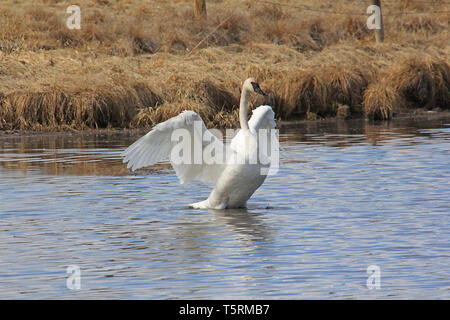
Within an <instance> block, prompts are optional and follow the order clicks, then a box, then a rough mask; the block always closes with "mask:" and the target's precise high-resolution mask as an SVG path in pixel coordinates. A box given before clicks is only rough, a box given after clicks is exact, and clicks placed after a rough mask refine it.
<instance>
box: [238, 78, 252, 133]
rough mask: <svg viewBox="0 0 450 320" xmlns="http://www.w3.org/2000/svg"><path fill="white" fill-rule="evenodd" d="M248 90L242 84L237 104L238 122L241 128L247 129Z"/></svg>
mask: <svg viewBox="0 0 450 320" xmlns="http://www.w3.org/2000/svg"><path fill="white" fill-rule="evenodd" d="M249 95H250V91H249V90H248V89H247V88H246V86H244V87H243V88H242V93H241V101H240V105H239V122H240V124H241V129H242V130H248V96H249Z"/></svg>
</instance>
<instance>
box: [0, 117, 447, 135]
mask: <svg viewBox="0 0 450 320" xmlns="http://www.w3.org/2000/svg"><path fill="white" fill-rule="evenodd" d="M416 111H417V110H416ZM444 119H449V120H450V111H448V110H443V111H425V112H423V113H410V114H409V113H402V114H399V115H397V116H394V117H393V118H391V119H390V120H371V119H366V118H364V117H359V118H352V119H341V118H337V117H333V118H331V117H330V118H323V119H316V120H305V119H300V120H277V121H276V123H277V129H280V130H283V129H292V128H295V127H298V126H301V125H311V124H334V123H352V122H364V123H370V124H383V123H396V122H404V121H420V120H426V121H430V120H444ZM151 129H152V127H142V128H99V129H93V128H87V129H81V130H76V129H68V130H50V129H49V130H41V131H36V130H0V139H1V138H11V137H35V136H39V137H42V136H71V135H73V136H98V135H103V136H113V135H129V136H134V135H140V134H145V133H147V132H148V131H150V130H151ZM218 129H220V130H222V129H223V130H225V129H226V128H218Z"/></svg>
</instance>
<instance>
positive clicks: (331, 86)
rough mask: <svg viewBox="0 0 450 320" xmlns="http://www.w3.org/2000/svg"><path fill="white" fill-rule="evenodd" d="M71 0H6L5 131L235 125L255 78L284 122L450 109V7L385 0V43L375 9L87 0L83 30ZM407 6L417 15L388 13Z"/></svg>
mask: <svg viewBox="0 0 450 320" xmlns="http://www.w3.org/2000/svg"><path fill="white" fill-rule="evenodd" d="M283 3H286V4H292V5H295V4H298V2H295V1H283ZM302 3H304V4H306V5H308V6H309V7H311V8H316V9H320V10H326V11H333V10H334V11H348V12H363V13H364V11H365V8H364V7H363V6H362V5H361V3H359V2H356V1H353V2H350V1H346V0H339V1H335V2H320V1H319V2H317V1H308V0H305V1H304V2H302ZM436 3H438V1H436ZM71 4H72V3H71V1H68V0H37V1H33V0H23V1H17V0H4V1H2V2H0V21H1V26H2V27H1V28H0V59H1V62H0V129H1V128H3V129H14V128H16V129H36V130H55V129H65V128H76V129H83V128H103V127H148V126H152V125H154V124H155V123H158V122H160V121H164V120H166V119H167V118H169V117H172V116H175V115H177V114H178V113H179V112H180V111H182V110H184V109H191V110H194V111H197V112H198V113H199V114H200V115H201V116H202V117H203V119H205V122H206V123H207V125H208V126H220V127H231V126H234V125H236V124H237V118H238V112H237V108H238V103H239V94H240V91H239V88H240V86H241V84H242V81H243V80H244V79H245V78H247V77H249V76H253V77H255V78H257V79H258V81H259V82H260V84H261V86H262V87H263V88H264V89H265V90H266V91H267V92H269V95H268V96H267V97H265V98H262V97H252V100H251V104H252V105H258V104H261V103H267V104H270V105H272V106H273V107H274V109H275V111H276V115H277V117H278V118H280V119H284V120H289V119H297V118H305V119H320V118H324V117H335V116H337V117H343V118H348V117H361V116H367V117H369V118H373V119H389V118H390V117H392V115H393V114H395V113H396V112H398V111H400V110H413V109H415V108H427V109H433V108H440V109H448V108H449V107H450V104H449V98H450V96H449V95H450V93H449V87H450V85H449V83H450V67H449V62H448V56H449V51H450V50H449V46H448V14H445V13H444V14H431V13H430V14H423V13H421V12H427V11H439V10H450V6H446V7H445V6H437V5H436V6H430V5H428V6H424V5H423V3H422V2H421V1H414V0H408V1H406V0H405V1H398V2H386V4H385V5H384V8H383V9H384V12H386V13H387V14H386V16H385V25H386V41H385V43H384V44H380V45H376V44H374V40H373V34H372V32H371V31H370V30H368V29H367V28H366V26H365V20H366V17H364V16H358V15H353V16H346V15H333V16H329V15H327V14H325V13H320V12H308V11H305V10H299V9H297V8H292V7H283V6H274V5H270V4H265V3H258V2H255V1H238V0H223V1H218V0H216V1H213V0H210V1H207V5H208V22H207V24H206V25H204V26H203V27H200V26H199V25H198V24H196V23H195V19H194V12H193V1H190V0H184V1H183V0H167V1H166V0H164V1H163V0H154V1H145V2H143V1H138V0H121V1H118V0H95V1H92V0H79V1H78V3H77V4H78V5H79V6H80V7H81V8H82V28H81V30H69V29H68V28H66V26H65V18H66V14H65V9H66V8H67V6H68V5H71ZM401 10H406V11H410V12H411V11H413V12H418V14H417V15H411V14H405V15H389V13H400V12H401ZM217 26H219V27H217ZM194 48H195V50H192V49H194Z"/></svg>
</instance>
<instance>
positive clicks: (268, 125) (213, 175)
mask: <svg viewBox="0 0 450 320" xmlns="http://www.w3.org/2000/svg"><path fill="white" fill-rule="evenodd" d="M252 92H256V93H258V94H262V95H265V93H264V92H263V91H262V90H261V88H260V87H259V85H258V83H257V82H256V81H255V80H254V79H253V78H249V79H247V80H245V82H244V85H243V87H242V93H241V100H240V108H239V121H240V125H241V130H239V132H238V133H237V135H236V136H235V137H234V138H233V139H232V141H231V144H230V145H225V144H224V143H223V142H222V140H220V139H218V138H217V137H216V136H215V135H214V134H213V133H212V132H211V131H210V130H208V129H207V128H206V126H205V123H204V122H203V120H202V119H201V117H200V116H199V115H198V114H197V113H195V112H194V111H183V112H182V113H180V114H179V115H178V116H176V117H173V118H171V119H169V120H167V121H165V122H162V123H159V124H157V125H156V126H155V127H153V129H152V130H151V131H150V132H148V133H147V134H146V135H145V136H143V137H142V138H140V139H139V140H137V141H136V142H135V143H133V144H132V145H131V146H129V147H128V148H127V149H126V150H125V151H124V152H123V154H122V155H123V156H124V160H123V161H124V162H128V165H127V166H128V168H131V170H133V171H134V170H136V169H139V168H142V167H147V166H151V165H154V164H156V163H157V162H160V161H162V160H165V159H167V158H169V160H170V162H171V164H172V167H173V168H174V170H175V172H176V174H177V176H178V178H179V179H180V183H182V184H184V183H188V182H190V181H191V180H193V179H197V180H200V181H204V182H211V183H214V185H215V187H214V189H213V190H212V192H211V194H210V195H209V197H208V199H206V200H204V201H201V202H197V203H193V204H191V205H190V207H191V208H195V209H208V208H209V209H226V208H241V207H245V206H246V204H247V200H248V199H250V197H251V196H252V195H253V193H254V192H255V191H256V190H257V189H258V188H259V187H260V186H261V184H262V183H263V182H264V180H265V179H266V176H267V173H268V170H269V168H270V165H271V163H270V157H265V158H263V157H260V155H261V154H266V153H264V152H261V151H260V149H261V148H262V147H264V148H266V146H267V145H269V146H270V145H272V144H274V143H278V141H276V142H275V141H274V140H276V139H274V137H277V136H274V135H273V131H272V129H274V128H275V120H274V112H273V110H272V108H271V107H270V106H266V105H263V106H259V107H258V108H256V109H255V110H253V115H252V117H251V118H250V120H249V121H248V120H247V118H248V98H249V95H250V93H252ZM174 133H179V136H180V137H182V138H183V139H182V142H183V143H180V141H179V140H177V139H174ZM262 144H264V145H263V146H262ZM180 146H184V148H183V149H182V153H183V156H182V158H183V159H184V160H188V161H180V157H179V155H180V154H181V153H180V152H178V153H177V152H174V150H175V149H177V148H179V147H180ZM211 146H212V148H211ZM276 146H277V144H276ZM205 148H210V149H213V150H214V152H213V153H214V156H216V157H215V159H216V160H217V159H222V160H223V161H203V160H202V155H200V156H199V155H198V154H196V152H198V150H200V152H202V151H203V150H205ZM177 151H178V149H177ZM219 155H220V156H219ZM198 159H200V161H196V160H198Z"/></svg>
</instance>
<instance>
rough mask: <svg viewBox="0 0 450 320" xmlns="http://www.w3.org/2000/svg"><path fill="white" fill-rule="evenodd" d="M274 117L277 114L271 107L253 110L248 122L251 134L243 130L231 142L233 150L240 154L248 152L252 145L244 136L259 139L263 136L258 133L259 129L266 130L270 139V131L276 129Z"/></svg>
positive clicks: (260, 107)
mask: <svg viewBox="0 0 450 320" xmlns="http://www.w3.org/2000/svg"><path fill="white" fill-rule="evenodd" d="M274 117H275V113H274V112H273V110H272V107H270V106H259V107H258V108H256V109H255V110H253V114H252V117H251V118H250V120H249V121H248V127H249V132H248V133H244V132H243V131H242V130H239V132H238V133H237V134H236V136H235V137H234V138H233V139H232V140H231V144H230V147H231V149H232V150H234V151H236V152H238V153H242V152H243V151H247V152H248V149H249V148H251V144H250V145H249V144H248V143H251V141H247V142H246V139H245V138H244V136H245V135H246V134H248V135H250V136H253V137H255V138H257V137H259V134H261V133H260V132H258V131H259V129H266V131H265V133H267V134H268V139H270V129H274V128H275V127H276V124H275V119H274ZM255 142H256V140H255ZM269 142H270V141H269Z"/></svg>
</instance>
